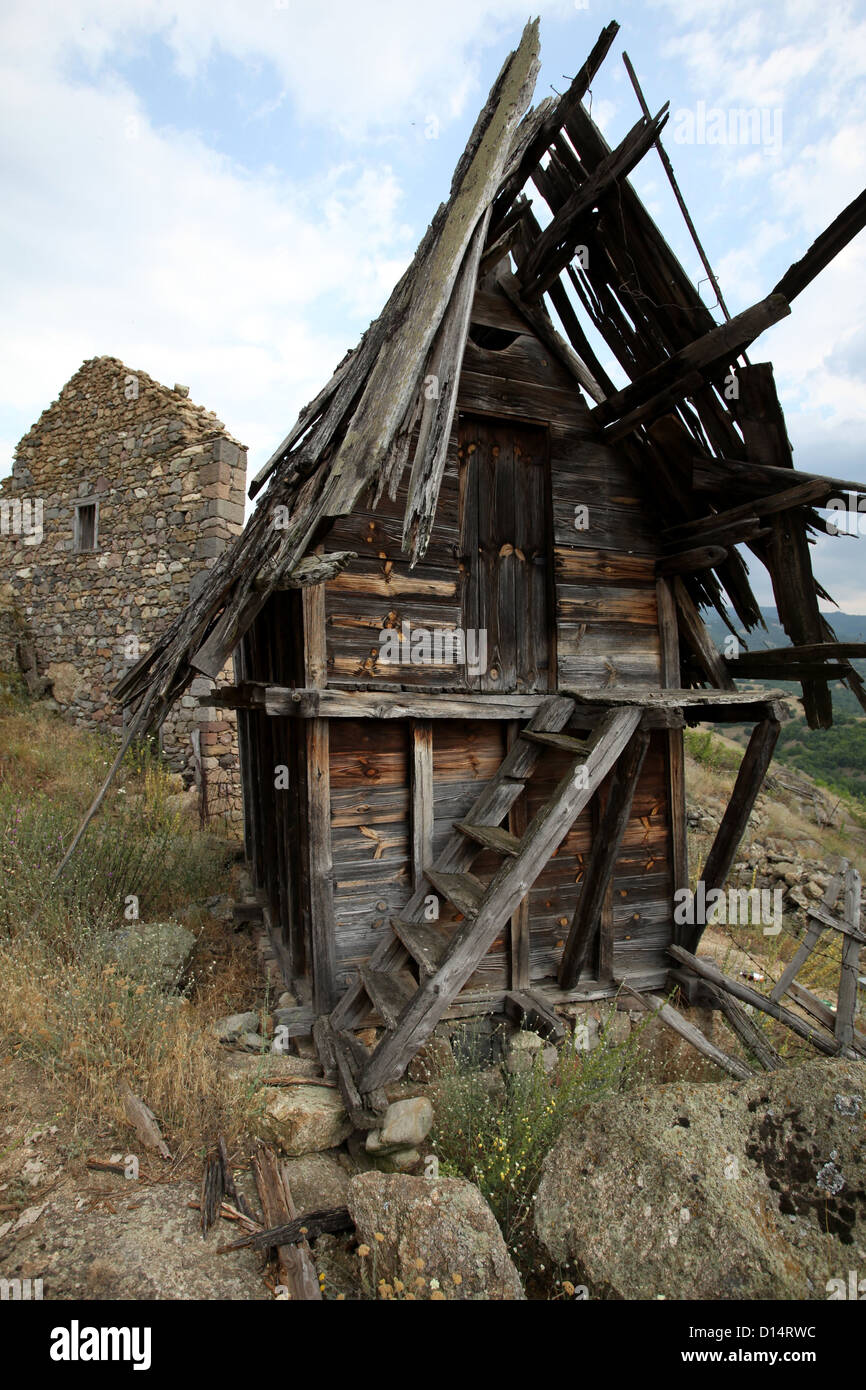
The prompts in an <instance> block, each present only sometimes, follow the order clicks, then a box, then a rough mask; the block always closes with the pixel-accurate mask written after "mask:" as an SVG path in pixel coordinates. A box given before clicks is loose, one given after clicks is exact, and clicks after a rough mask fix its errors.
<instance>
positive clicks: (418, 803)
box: [410, 719, 433, 893]
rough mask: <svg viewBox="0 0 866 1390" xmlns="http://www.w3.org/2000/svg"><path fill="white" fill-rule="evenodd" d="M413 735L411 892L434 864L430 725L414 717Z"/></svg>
mask: <svg viewBox="0 0 866 1390" xmlns="http://www.w3.org/2000/svg"><path fill="white" fill-rule="evenodd" d="M410 729H411V736H412V891H413V892H415V893H417V891H418V889H419V888H420V886H421V880H422V879H423V877H424V870H425V869H429V867H430V865H431V864H432V863H433V725H432V723H431V721H430V720H429V719H415V720H413V721H412V723H411V725H410Z"/></svg>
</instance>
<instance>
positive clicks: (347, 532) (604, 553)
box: [326, 290, 661, 690]
mask: <svg viewBox="0 0 866 1390" xmlns="http://www.w3.org/2000/svg"><path fill="white" fill-rule="evenodd" d="M473 323H474V324H476V325H478V324H480V325H483V326H484V328H486V329H488V330H489V329H491V328H492V329H494V330H498V331H500V332H505V333H506V334H507V333H509V332H510V333H514V334H516V336H515V337H514V339H513V341H512V342H511V343H510V344H509V345H508V346H505V347H503V348H502V349H501V350H499V351H495V350H493V348H492V347H481V346H479V345H478V344H477V343H476V342H474V341H473V340H472V339H471V338H470V340H469V342H468V343H467V345H466V352H465V356H464V359H463V372H462V375H461V380H460V391H459V395H458V411H459V412H463V413H470V414H481V415H486V416H491V417H494V418H501V419H508V418H512V419H514V420H520V421H526V422H534V423H537V424H542V425H545V426H547V428H548V432H549V458H550V490H551V498H550V501H549V510H550V527H551V533H552V534H551V551H552V561H553V566H554V575H553V584H554V589H555V605H556V641H555V644H554V645H555V658H556V662H557V675H558V682H559V686H560V687H562V686H568V685H571V686H580V687H584V686H587V687H592V686H606V685H612V684H616V685H630V684H631V685H643V686H646V685H658V684H661V654H660V646H659V638H658V613H657V608H656V601H655V573H654V564H655V559H656V556H657V555H658V554H659V545H658V532H659V523H658V522H656V521H653V519H652V507H651V499H650V498H648V497H647V495H646V494H645V493H644V492H643V491H642V488H641V484H640V480H639V479H638V478H637V477H636V476H635V473H634V470H633V468H632V467H631V466H630V465H629V464H628V463H627V462H626V460H625V459H624V458H622V457H621V456H620V455H619V453H618V451H617V449H616V448H615V447H610V446H608V445H605V444H602V443H599V442H598V440H597V438H596V437H595V436H594V431H593V429H592V426H591V425H590V422H589V412H588V410H587V408H586V406H585V404H584V403H583V401H582V398H581V396H580V393H579V391H578V389H577V386H576V384H575V382H574V380H573V378H572V377H571V376H570V374H569V373H568V372H567V371H566V369H565V367H563V366H562V365H561V364H560V363H559V362H558V361H557V360H556V359H555V358H554V356H553V355H552V353H551V352H550V351H549V350H548V349H547V348H546V347H544V346H543V345H542V344H541V343H540V342H539V341H538V339H537V338H536V337H535V336H534V335H533V334H532V333H531V332H527V331H525V330H526V327H527V326H526V325H525V324H524V323H523V321H522V320H521V319H520V318H518V316H517V315H516V313H515V311H514V309H513V308H512V307H511V305H510V304H509V303H508V301H507V300H506V299H505V298H504V296H501V295H499V294H498V293H496V294H494V293H491V292H490V291H488V290H483V291H479V293H478V295H477V296H476V302H475V309H474V310H473ZM521 329H522V330H524V331H519V332H518V330H521ZM474 331H476V332H477V329H476V330H474ZM457 431H458V425H457V424H456V423H455V428H454V433H453V436H452V441H451V449H450V453H449V458H448V463H447V466H446V471H445V476H444V479H443V483H442V489H441V492H440V495H439V502H438V506H437V509H436V518H435V523H434V526H433V533H432V539H431V542H430V546H429V549H428V551H427V554H426V555H425V557H424V559H423V560H422V561H421V562H420V563H419V564H418V565H417V566H416V568H415V569H414V570H410V568H409V564H408V561H407V559H406V558H405V557H404V556H403V553H402V550H401V534H402V519H403V512H404V509H405V504H406V496H407V486H408V470H407V476H405V477H404V479H403V481H402V483H401V486H400V489H399V492H398V495H397V498H396V500H395V501H392V500H391V499H390V498H388V497H387V496H386V497H383V498H382V499H381V501H380V502H379V505H378V507H376V508H375V509H368V510H358V511H356V512H355V513H354V514H353V515H352V516H351V517H345V518H340V519H339V520H338V521H337V522H336V523H335V525H334V527H333V529H332V531H331V532H330V534H329V536H328V540H327V547H326V548H327V550H328V552H333V551H338V550H354V551H356V552H358V559H357V560H356V561H353V562H352V564H350V566H349V567H348V569H346V570H345V571H344V572H343V573H342V574H341V575H339V576H338V577H337V578H336V579H334V580H331V581H330V582H329V583H328V584H327V586H326V611H327V620H326V621H327V667H328V676H327V679H328V684H329V685H339V686H343V687H355V688H358V687H361V688H363V687H364V686H370V685H380V686H385V687H387V686H389V685H394V686H405V687H408V688H412V687H413V686H422V687H428V688H432V689H440V690H448V689H451V690H460V689H467V688H468V685H467V681H466V676H465V671H463V670H460V669H458V668H457V667H454V666H451V667H445V666H439V667H431V666H429V665H425V666H416V665H401V666H386V665H384V664H383V663H382V661H381V660H380V659H379V634H380V632H381V631H382V629H383V628H388V627H391V628H396V629H398V630H399V628H400V624H401V623H402V622H404V621H407V622H410V623H411V624H412V626H413V627H426V628H444V629H452V628H454V627H459V626H460V625H461V624H462V623H463V622H465V621H466V619H465V617H464V613H463V591H464V581H465V565H463V564H461V556H460V475H459V460H458V457H457ZM579 507H585V508H586V512H585V513H576V510H575V509H576V508H579ZM576 521H577V522H578V525H576V524H575V523H576Z"/></svg>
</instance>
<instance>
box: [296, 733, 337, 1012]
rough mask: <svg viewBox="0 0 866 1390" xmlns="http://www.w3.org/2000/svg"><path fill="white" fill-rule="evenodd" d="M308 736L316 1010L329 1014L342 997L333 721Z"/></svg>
mask: <svg viewBox="0 0 866 1390" xmlns="http://www.w3.org/2000/svg"><path fill="white" fill-rule="evenodd" d="M304 734H305V742H306V774H307V775H306V779H305V781H306V791H307V825H306V835H307V855H308V861H309V872H310V883H309V889H310V960H311V964H312V972H313V980H312V985H313V1008H314V1010H315V1012H316V1013H317V1014H327V1013H330V1011H331V1009H332V1008H333V1007H334V1003H335V995H336V978H335V959H334V882H333V876H334V866H333V861H332V858H331V768H330V726H329V724H328V721H327V719H310V720H308V721H307V722H306V723H305V725H304Z"/></svg>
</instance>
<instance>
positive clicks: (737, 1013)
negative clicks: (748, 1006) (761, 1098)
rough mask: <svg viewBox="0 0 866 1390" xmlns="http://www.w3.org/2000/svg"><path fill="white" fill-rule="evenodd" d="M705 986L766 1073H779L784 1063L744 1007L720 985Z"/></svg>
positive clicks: (706, 982) (708, 984)
mask: <svg viewBox="0 0 866 1390" xmlns="http://www.w3.org/2000/svg"><path fill="white" fill-rule="evenodd" d="M704 984H705V986H706V988H707V989H708V990H709V992H710V994H711V995H712V997H713V999H714V1000H715V1001H716V1003H717V1004H718V1006H719V1008H720V1009H721V1011H722V1013H723V1014H724V1015H725V1018H726V1019H727V1020H728V1023H730V1025H731V1027H732V1028H733V1030H734V1032H735V1033H736V1034H737V1036H738V1037H739V1039H740V1041H741V1042H743V1043H744V1044H745V1045H746V1047H747V1048H748V1049H749V1051H750V1052H751V1053H752V1054H753V1056H754V1057H756V1058H757V1060H758V1061H759V1062H760V1064H761V1066H762V1067H763V1068H764V1071H777V1070H778V1068H779V1067H782V1066H784V1062H783V1061H782V1058H781V1056H780V1055H779V1053H778V1052H777V1051H776V1049H775V1048H774V1046H773V1044H772V1043H771V1042H770V1041H769V1039H768V1038H766V1037H765V1036H764V1034H763V1033H762V1032H761V1030H760V1028H758V1027H757V1025H756V1024H755V1023H753V1022H752V1020H751V1019H750V1018H749V1015H748V1014H747V1013H746V1011H745V1009H744V1008H743V1007H742V1005H741V1004H738V1003H737V1001H736V999H732V998H731V996H730V995H729V994H726V993H725V991H724V990H723V989H719V987H718V985H711V984H710V983H709V982H708V981H704Z"/></svg>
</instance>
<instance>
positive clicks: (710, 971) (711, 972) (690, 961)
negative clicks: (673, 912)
mask: <svg viewBox="0 0 866 1390" xmlns="http://www.w3.org/2000/svg"><path fill="white" fill-rule="evenodd" d="M668 953H669V954H670V955H672V956H673V957H674V959H675V960H678V961H680V963H681V964H682V965H687V966H689V968H690V969H691V970H694V971H695V973H696V974H698V975H700V976H701V977H702V978H703V979H705V980H709V982H710V984H713V985H717V986H718V987H719V989H724V990H726V991H727V992H728V993H729V994H732V995H733V996H734V998H735V999H739V1000H741V1001H742V1003H744V1004H752V1005H753V1006H754V1007H755V1008H756V1009H760V1010H761V1011H762V1013H765V1014H769V1015H770V1017H771V1018H775V1019H777V1020H778V1021H779V1023H784V1024H785V1027H786V1028H790V1029H791V1031H792V1032H794V1033H796V1034H797V1035H798V1037H801V1038H805V1039H806V1041H807V1042H810V1043H811V1044H812V1046H813V1047H814V1048H816V1049H817V1050H818V1052H823V1053H824V1055H825V1056H827V1057H835V1056H837V1055H838V1054H839V1044H838V1043H837V1041H836V1039H835V1038H831V1037H828V1036H827V1035H826V1034H825V1033H824V1032H822V1031H820V1030H819V1029H817V1028H812V1027H811V1026H810V1025H809V1024H808V1023H806V1022H805V1021H804V1020H803V1019H802V1018H799V1017H798V1015H797V1014H793V1013H791V1011H790V1009H786V1008H784V1007H783V1006H782V1005H781V1004H778V1003H776V1001H775V1000H773V999H768V998H767V997H766V996H765V995H763V994H759V993H758V991H757V990H756V989H751V988H750V987H749V986H748V985H744V984H741V983H740V981H739V980H732V979H731V978H730V977H729V976H728V975H723V974H722V972H721V970H719V968H718V966H717V965H716V964H715V963H714V962H713V961H711V960H708V959H707V958H706V957H705V956H695V955H692V953H691V951H685V950H683V948H682V946H669V947H668ZM849 1054H850V1055H851V1056H853V1055H854V1053H853V1052H852V1051H851V1049H847V1050H845V1049H843V1050H842V1055H843V1056H848V1055H849Z"/></svg>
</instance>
